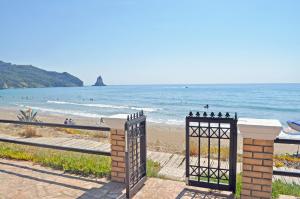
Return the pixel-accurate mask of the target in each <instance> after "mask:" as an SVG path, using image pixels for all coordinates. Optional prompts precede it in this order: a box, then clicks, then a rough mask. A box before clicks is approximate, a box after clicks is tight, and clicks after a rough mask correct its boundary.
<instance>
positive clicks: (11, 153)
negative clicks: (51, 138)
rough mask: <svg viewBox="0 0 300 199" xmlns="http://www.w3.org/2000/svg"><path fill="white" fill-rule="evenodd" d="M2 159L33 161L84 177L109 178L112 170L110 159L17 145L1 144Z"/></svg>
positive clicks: (0, 154) (0, 156)
mask: <svg viewBox="0 0 300 199" xmlns="http://www.w3.org/2000/svg"><path fill="white" fill-rule="evenodd" d="M0 158H7V159H16V160H26V161H32V162H34V163H38V164H40V165H42V166H47V167H51V168H53V169H59V170H63V171H65V172H69V173H73V174H78V175H83V176H95V177H108V176H110V169H111V158H110V157H106V156H99V155H89V154H82V153H76V152H66V151H56V150H49V149H41V148H37V147H28V146H20V145H15V144H0Z"/></svg>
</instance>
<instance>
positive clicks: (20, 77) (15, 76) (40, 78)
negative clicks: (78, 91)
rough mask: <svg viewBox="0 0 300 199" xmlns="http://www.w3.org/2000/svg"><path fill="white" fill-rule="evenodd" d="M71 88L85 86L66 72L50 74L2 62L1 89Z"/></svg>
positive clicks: (0, 65) (26, 66)
mask: <svg viewBox="0 0 300 199" xmlns="http://www.w3.org/2000/svg"><path fill="white" fill-rule="evenodd" d="M71 86H83V82H82V81H81V80H80V79H78V78H77V77H75V76H73V75H71V74H69V73H66V72H64V73H57V72H50V71H46V70H42V69H39V68H37V67H34V66H31V65H14V64H11V63H5V62H2V61H0V89H1V88H38V87H71Z"/></svg>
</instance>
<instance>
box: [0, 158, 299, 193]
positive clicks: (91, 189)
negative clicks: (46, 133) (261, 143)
mask: <svg viewBox="0 0 300 199" xmlns="http://www.w3.org/2000/svg"><path fill="white" fill-rule="evenodd" d="M0 182H1V186H0V199H54V198H55V199H73V198H77V199H96V198H97V199H101V198H102V199H112V198H116V199H125V187H124V185H123V184H120V183H114V182H110V181H108V180H107V179H103V178H102V179H94V178H85V177H79V176H76V175H70V174H66V173H63V172H62V171H57V170H53V169H50V168H45V167H41V166H39V165H34V164H33V163H31V162H25V161H15V160H5V159H0ZM145 198H147V199H194V198H199V199H202V198H203V199H204V198H205V199H227V198H233V196H232V195H231V194H230V193H228V192H216V191H214V192H212V191H210V190H208V189H203V188H196V187H187V186H186V185H185V183H184V182H179V181H171V180H162V179H157V178H149V179H148V180H147V181H146V183H145V185H144V186H143V187H142V189H141V190H140V191H139V192H138V193H137V194H136V195H135V196H134V197H133V199H145ZM284 198H285V199H287V198H289V199H296V198H295V197H290V196H281V199H284Z"/></svg>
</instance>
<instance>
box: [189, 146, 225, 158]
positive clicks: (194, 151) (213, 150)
mask: <svg viewBox="0 0 300 199" xmlns="http://www.w3.org/2000/svg"><path fill="white" fill-rule="evenodd" d="M198 153H199V147H198V143H195V142H190V155H191V156H197V155H198ZM218 153H219V148H218V146H216V145H211V146H210V155H211V158H212V159H217V158H218ZM200 155H201V157H207V156H208V145H203V146H202V145H201V148H200ZM220 159H221V160H223V161H226V160H228V159H229V147H222V146H221V147H220Z"/></svg>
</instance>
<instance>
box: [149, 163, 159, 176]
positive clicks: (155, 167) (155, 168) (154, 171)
mask: <svg viewBox="0 0 300 199" xmlns="http://www.w3.org/2000/svg"><path fill="white" fill-rule="evenodd" d="M160 169H161V166H160V164H159V163H158V162H155V161H153V160H147V176H148V177H153V178H158V177H161V176H159V175H158V172H159V171H160Z"/></svg>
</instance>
